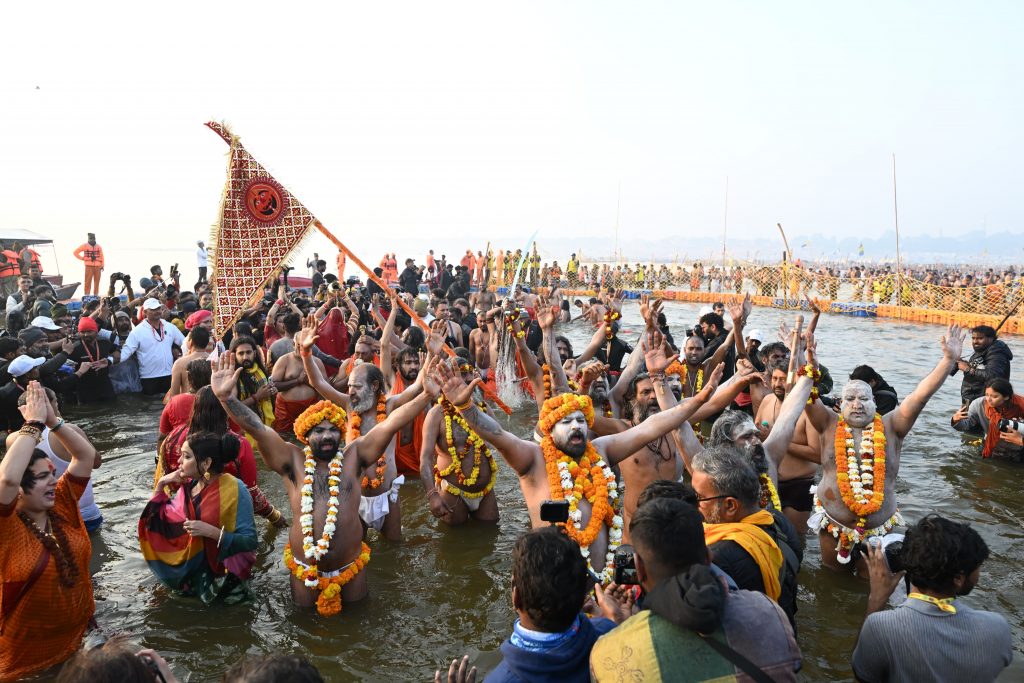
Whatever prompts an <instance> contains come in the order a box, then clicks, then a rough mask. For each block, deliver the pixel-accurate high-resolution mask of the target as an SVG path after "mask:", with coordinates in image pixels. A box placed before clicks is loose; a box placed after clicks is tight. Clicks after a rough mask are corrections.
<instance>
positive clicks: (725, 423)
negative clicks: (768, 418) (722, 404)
mask: <svg viewBox="0 0 1024 683" xmlns="http://www.w3.org/2000/svg"><path fill="white" fill-rule="evenodd" d="M747 420H750V421H751V422H753V420H751V418H750V415H747V414H746V413H745V412H743V411H742V410H726V411H725V412H724V413H722V415H721V416H720V417H719V418H718V419H717V420H715V423H714V424H713V425H711V434H710V436H708V444H707V445H708V447H710V448H717V447H720V446H731V445H732V442H733V441H732V433H733V431H734V430H735V429H736V428H737V427H739V426H740V425H741V424H743V423H744V422H746V421H747Z"/></svg>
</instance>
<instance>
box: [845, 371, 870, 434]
mask: <svg viewBox="0 0 1024 683" xmlns="http://www.w3.org/2000/svg"><path fill="white" fill-rule="evenodd" d="M842 410H843V419H844V420H846V423H847V424H849V425H850V426H851V427H866V426H867V425H869V424H870V423H871V421H872V420H874V419H875V410H876V408H875V399H874V395H873V394H872V393H871V387H870V386H868V384H867V383H866V382H862V381H860V380H859V379H854V380H850V381H849V382H848V383H847V384H846V386H845V387H843V409H842Z"/></svg>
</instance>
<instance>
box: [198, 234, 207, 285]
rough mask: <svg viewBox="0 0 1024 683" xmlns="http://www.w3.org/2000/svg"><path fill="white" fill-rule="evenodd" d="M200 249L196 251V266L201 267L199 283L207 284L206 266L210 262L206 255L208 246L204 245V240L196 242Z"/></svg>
mask: <svg viewBox="0 0 1024 683" xmlns="http://www.w3.org/2000/svg"><path fill="white" fill-rule="evenodd" d="M196 244H197V245H198V247H199V248H198V249H196V265H197V266H199V282H206V281H207V280H206V264H207V262H208V259H207V254H206V245H205V244H203V241H202V240H199V241H198V242H196Z"/></svg>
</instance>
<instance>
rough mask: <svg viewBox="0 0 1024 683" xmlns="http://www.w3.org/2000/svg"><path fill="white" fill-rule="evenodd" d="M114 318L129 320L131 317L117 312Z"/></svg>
mask: <svg viewBox="0 0 1024 683" xmlns="http://www.w3.org/2000/svg"><path fill="white" fill-rule="evenodd" d="M114 317H115V318H128V319H129V320H131V319H132V317H131V316H130V315H128V314H127V313H125V312H124V311H117V312H116V313H114Z"/></svg>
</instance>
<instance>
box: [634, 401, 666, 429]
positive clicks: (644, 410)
mask: <svg viewBox="0 0 1024 683" xmlns="http://www.w3.org/2000/svg"><path fill="white" fill-rule="evenodd" d="M660 412H661V408H660V407H659V406H658V402H657V401H648V402H647V403H637V404H636V405H634V406H633V422H634V423H635V424H640V423H641V422H643V421H644V420H646V419H647V418H649V417H650V416H651V415H655V414H657V413H660Z"/></svg>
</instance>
